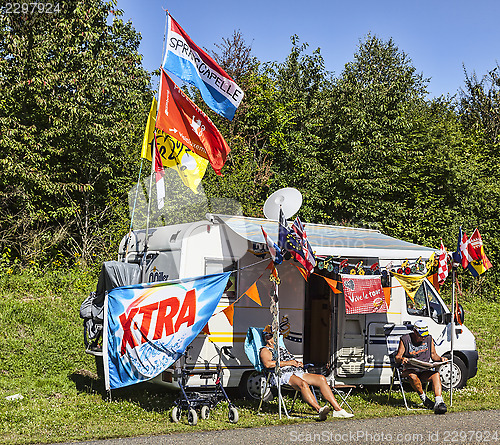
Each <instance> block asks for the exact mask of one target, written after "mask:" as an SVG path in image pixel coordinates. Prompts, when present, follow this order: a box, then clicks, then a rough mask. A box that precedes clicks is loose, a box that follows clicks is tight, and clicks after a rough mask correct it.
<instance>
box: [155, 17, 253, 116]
mask: <svg viewBox="0 0 500 445" xmlns="http://www.w3.org/2000/svg"><path fill="white" fill-rule="evenodd" d="M167 29H168V31H167V50H166V52H165V58H164V60H163V65H162V66H163V68H164V69H166V70H167V71H169V72H171V73H172V74H174V75H176V76H177V77H179V78H180V79H182V80H184V81H186V82H189V83H190V84H191V85H194V86H196V87H197V88H198V89H199V90H200V93H201V96H202V97H203V100H204V101H205V103H206V104H207V105H208V106H209V107H210V108H211V109H212V110H213V111H215V112H216V113H219V114H220V115H221V116H224V117H226V118H228V119H229V120H232V119H233V116H234V113H235V111H236V108H238V105H239V104H240V103H241V100H242V99H243V90H242V89H241V88H240V87H239V86H238V85H237V84H236V82H235V81H234V80H233V79H231V77H229V75H228V74H227V73H226V72H225V71H224V70H223V69H222V68H221V67H220V66H219V65H217V63H216V62H215V61H214V60H213V59H212V58H211V57H210V56H209V55H208V54H207V53H206V52H205V51H203V50H202V49H201V48H200V47H198V46H197V45H196V44H195V43H194V42H193V41H192V40H191V38H190V37H189V36H188V35H187V34H186V32H185V31H184V30H183V29H182V28H181V27H180V26H179V24H178V23H177V22H176V21H175V20H174V19H173V18H172V17H171V16H170V15H169V16H168V25H167Z"/></svg>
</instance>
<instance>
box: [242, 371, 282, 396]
mask: <svg viewBox="0 0 500 445" xmlns="http://www.w3.org/2000/svg"><path fill="white" fill-rule="evenodd" d="M265 385H266V377H265V376H264V375H263V374H262V373H260V372H257V371H247V372H245V373H244V374H243V376H242V377H241V380H240V385H239V390H240V394H241V396H242V397H243V398H245V399H249V400H260V398H261V391H262V390H263V388H264V387H265ZM273 398H274V394H273V393H272V391H271V388H270V387H269V386H268V387H267V388H266V393H265V394H264V396H263V397H262V399H263V401H264V402H269V401H270V400H272V399H273Z"/></svg>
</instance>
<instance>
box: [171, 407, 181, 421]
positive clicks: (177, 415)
mask: <svg viewBox="0 0 500 445" xmlns="http://www.w3.org/2000/svg"><path fill="white" fill-rule="evenodd" d="M170 417H171V418H172V422H174V423H179V421H180V420H181V410H180V409H179V407H178V406H174V407H173V408H172V412H171V413H170Z"/></svg>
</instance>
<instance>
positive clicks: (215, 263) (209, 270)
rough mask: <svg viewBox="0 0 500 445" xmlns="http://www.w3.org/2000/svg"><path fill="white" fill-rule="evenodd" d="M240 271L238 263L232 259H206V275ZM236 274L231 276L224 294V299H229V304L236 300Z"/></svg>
mask: <svg viewBox="0 0 500 445" xmlns="http://www.w3.org/2000/svg"><path fill="white" fill-rule="evenodd" d="M237 270H238V263H237V262H236V261H234V260H233V259H231V258H224V259H219V258H217V259H215V258H205V275H210V274H213V273H221V272H231V271H237ZM236 290H237V286H236V272H235V273H233V274H231V276H230V277H229V280H228V282H227V286H226V289H225V290H224V293H223V294H222V299H225V298H227V299H228V301H229V302H232V301H235V300H236Z"/></svg>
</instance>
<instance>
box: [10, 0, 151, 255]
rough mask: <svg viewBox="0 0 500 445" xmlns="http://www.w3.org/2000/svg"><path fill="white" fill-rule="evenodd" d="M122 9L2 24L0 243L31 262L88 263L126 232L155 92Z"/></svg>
mask: <svg viewBox="0 0 500 445" xmlns="http://www.w3.org/2000/svg"><path fill="white" fill-rule="evenodd" d="M115 5H116V2H115V1H111V2H106V3H105V2H103V1H102V0H68V1H66V2H63V3H60V9H59V10H58V11H57V12H55V13H53V14H40V13H38V11H37V9H35V11H33V12H31V11H29V12H28V13H26V14H4V13H2V14H0V34H1V39H0V97H2V100H1V102H0V164H1V166H2V168H1V169H0V186H1V189H2V195H1V202H0V241H1V243H2V246H3V248H5V247H6V246H9V248H11V249H12V251H13V254H14V255H15V256H17V257H19V258H21V259H22V260H24V261H27V260H32V261H34V260H36V261H40V262H42V261H45V262H47V261H50V260H51V259H53V258H54V256H55V255H56V253H58V254H59V255H61V256H65V257H68V256H69V255H71V254H73V255H76V256H81V257H82V258H83V259H84V260H88V259H89V258H91V256H92V255H93V254H96V253H97V252H98V251H102V249H106V248H107V246H109V245H110V244H113V243H114V242H115V241H116V237H117V236H121V235H122V234H123V231H124V230H125V228H124V227H126V223H125V220H127V219H128V213H127V200H126V191H127V189H128V188H129V187H130V186H131V184H132V183H133V178H134V177H135V176H136V171H137V159H138V157H139V156H138V152H139V145H140V140H141V132H142V128H143V125H144V122H145V118H146V116H147V110H148V107H149V103H150V98H151V92H150V88H149V75H148V73H147V72H145V71H144V70H143V68H142V66H141V56H140V55H139V54H138V52H137V50H138V46H139V42H140V36H139V34H138V33H137V32H136V31H135V30H134V28H133V27H132V24H131V23H130V22H129V23H124V22H123V21H122V20H121V19H120V18H119V17H120V15H121V11H117V10H114V7H115ZM111 18H112V20H111Z"/></svg>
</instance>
